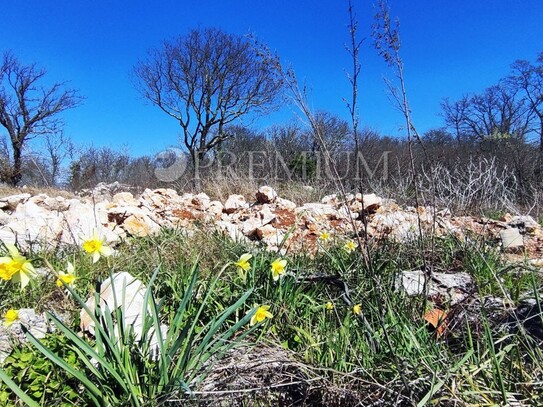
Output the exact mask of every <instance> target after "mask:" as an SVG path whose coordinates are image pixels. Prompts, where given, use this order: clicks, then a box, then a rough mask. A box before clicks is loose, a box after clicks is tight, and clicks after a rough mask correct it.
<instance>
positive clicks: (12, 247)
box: [4, 243, 19, 257]
mask: <svg viewBox="0 0 543 407" xmlns="http://www.w3.org/2000/svg"><path fill="white" fill-rule="evenodd" d="M4 246H6V249H8V253H9V255H10V256H11V257H16V256H19V250H17V248H16V247H15V245H13V244H11V243H4Z"/></svg>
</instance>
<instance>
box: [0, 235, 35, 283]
mask: <svg viewBox="0 0 543 407" xmlns="http://www.w3.org/2000/svg"><path fill="white" fill-rule="evenodd" d="M4 246H6V248H7V249H8V256H4V257H0V278H2V279H3V280H7V281H9V280H13V282H14V283H18V282H20V283H21V290H24V288H25V287H26V286H27V284H28V282H29V281H30V278H31V277H34V275H35V274H36V270H34V266H32V263H30V261H29V260H27V259H26V257H24V256H22V255H21V254H20V253H19V250H17V248H16V247H15V246H14V245H12V244H9V243H4Z"/></svg>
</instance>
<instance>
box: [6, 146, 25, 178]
mask: <svg viewBox="0 0 543 407" xmlns="http://www.w3.org/2000/svg"><path fill="white" fill-rule="evenodd" d="M12 147H13V167H12V169H11V175H10V177H9V184H10V185H11V186H12V187H16V186H17V184H18V183H19V182H21V178H22V150H23V149H22V146H20V145H18V144H17V143H14V144H13V145H12Z"/></svg>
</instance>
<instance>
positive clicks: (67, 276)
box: [57, 262, 76, 287]
mask: <svg viewBox="0 0 543 407" xmlns="http://www.w3.org/2000/svg"><path fill="white" fill-rule="evenodd" d="M75 280H76V276H75V270H74V265H73V264H72V263H70V262H68V267H67V269H66V273H63V272H60V273H58V278H57V287H62V285H63V284H62V283H64V284H66V285H69V286H72V285H73V284H74V281H75Z"/></svg>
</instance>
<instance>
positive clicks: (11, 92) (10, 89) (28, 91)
mask: <svg viewBox="0 0 543 407" xmlns="http://www.w3.org/2000/svg"><path fill="white" fill-rule="evenodd" d="M46 73H47V72H46V70H45V69H42V68H38V67H37V66H36V65H35V64H30V65H23V64H22V63H21V62H19V60H18V59H17V58H16V57H15V56H14V55H13V54H12V53H11V52H6V53H4V55H3V58H2V64H1V65H0V124H1V125H2V126H3V127H5V129H6V130H7V132H8V134H9V138H10V141H11V149H12V157H11V158H12V160H11V163H10V167H11V168H9V171H8V172H9V175H8V179H7V180H6V181H7V182H9V183H10V184H11V185H13V186H15V185H17V184H18V183H19V182H20V180H21V177H22V171H21V169H22V153H23V148H24V147H25V145H26V143H27V142H28V141H29V140H31V139H33V138H35V137H37V136H40V135H44V134H51V133H55V132H57V131H59V129H60V128H61V127H62V121H61V120H60V118H59V117H58V115H59V113H61V112H63V111H64V110H67V109H71V108H73V107H76V106H77V105H79V103H80V102H81V98H80V97H79V96H78V95H77V92H76V91H75V90H73V89H65V88H64V85H65V84H64V83H62V82H60V83H59V82H57V83H54V84H53V85H51V86H49V87H44V86H40V85H39V83H40V82H41V81H42V79H43V78H44V76H45V75H46Z"/></svg>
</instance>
